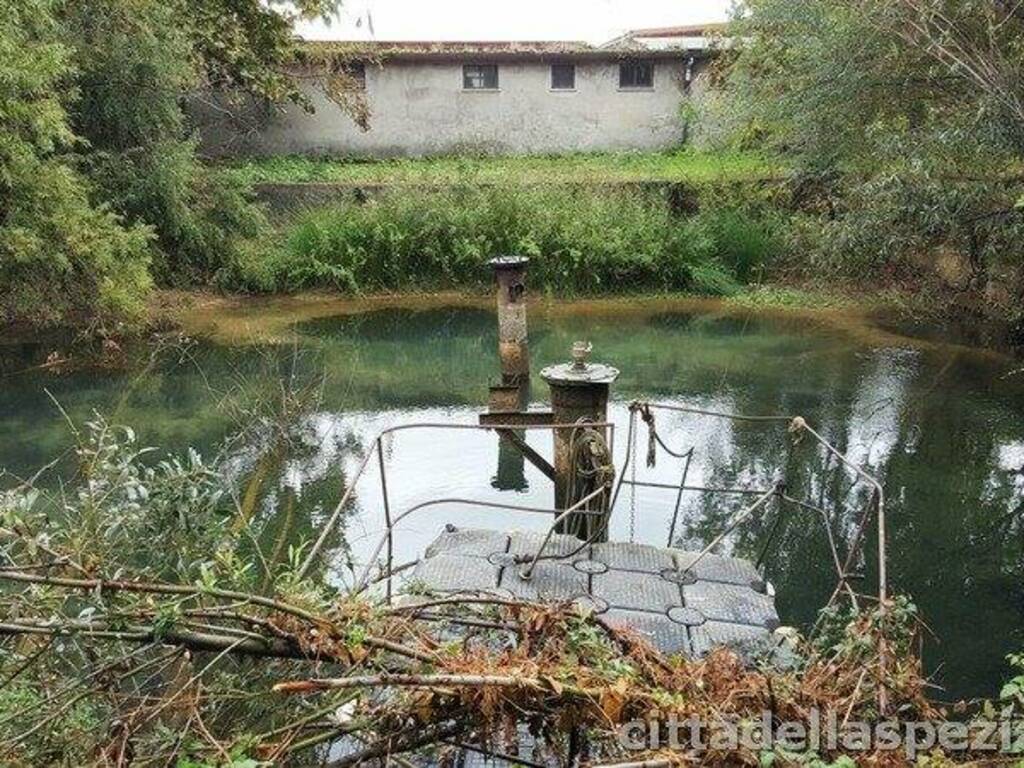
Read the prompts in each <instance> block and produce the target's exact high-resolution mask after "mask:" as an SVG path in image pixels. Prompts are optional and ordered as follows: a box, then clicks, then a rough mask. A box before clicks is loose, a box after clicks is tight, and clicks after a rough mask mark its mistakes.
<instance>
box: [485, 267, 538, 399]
mask: <svg viewBox="0 0 1024 768" xmlns="http://www.w3.org/2000/svg"><path fill="white" fill-rule="evenodd" d="M529 263H530V260H529V259H527V258H525V257H523V256H502V257H500V258H497V259H492V260H491V262H490V264H491V266H492V267H494V274H495V277H496V278H497V282H498V355H499V357H500V358H501V378H502V383H503V384H505V385H517V384H522V383H523V382H527V381H529V380H530V349H529V346H528V341H527V332H526V267H527V265H528V264H529Z"/></svg>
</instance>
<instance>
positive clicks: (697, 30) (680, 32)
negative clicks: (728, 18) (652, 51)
mask: <svg viewBox="0 0 1024 768" xmlns="http://www.w3.org/2000/svg"><path fill="white" fill-rule="evenodd" d="M728 27H729V25H728V24H727V23H726V22H717V21H716V22H708V23H706V24H690V25H688V26H683V27H648V28H647V29H634V30H631V31H630V32H629V36H630V37H707V36H708V35H713V34H718V33H721V32H725V30H726V29H728Z"/></svg>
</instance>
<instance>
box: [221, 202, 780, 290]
mask: <svg viewBox="0 0 1024 768" xmlns="http://www.w3.org/2000/svg"><path fill="white" fill-rule="evenodd" d="M767 231H768V229H767V227H766V226H765V225H764V224H762V223H757V222H755V221H751V220H748V219H747V215H746V214H743V213H740V212H739V211H734V210H732V209H729V210H724V211H715V210H712V211H708V212H706V213H702V214H699V215H697V216H694V217H691V218H680V217H677V216H674V215H673V214H672V212H671V210H670V207H669V206H668V204H667V201H666V200H665V198H664V195H663V194H661V193H659V192H651V191H647V190H643V189H639V188H626V189H620V190H616V191H612V190H608V189H596V190H595V189H594V188H593V187H569V186H545V187H540V186H517V187H483V188H481V187H470V186H456V187H450V188H445V189H444V190H439V191H408V190H401V191H391V192H388V193H385V194H384V195H382V196H381V197H379V198H375V199H373V200H371V201H370V202H367V203H364V204H358V203H354V202H353V203H349V204H344V205H341V206H334V207H330V208H323V209H319V210H313V211H310V212H308V213H306V214H304V215H302V216H300V217H299V219H298V220H297V221H296V222H294V223H293V225H292V226H291V228H290V230H289V231H288V232H287V233H286V236H285V242H284V244H283V249H282V250H281V252H279V253H277V254H274V255H265V256H264V257H263V258H254V257H253V255H252V254H249V255H248V256H247V257H246V258H244V259H239V260H236V262H235V269H234V270H233V272H232V273H231V274H230V276H229V278H228V280H227V281H226V282H227V284H228V285H229V286H233V287H241V288H246V289H255V290H272V289H278V290H280V289H283V290H292V291H294V290H302V289H309V288H316V287H329V288H333V289H336V290H342V291H348V292H360V291H365V292H381V291H393V290H403V289H412V288H437V287H451V286H467V287H472V286H476V285H484V284H489V282H490V280H491V277H490V273H489V270H487V269H486V267H485V262H486V261H487V260H488V259H490V258H493V257H494V256H497V255H500V254H505V253H515V254H521V255H525V256H529V257H530V258H531V260H532V264H531V267H530V270H531V275H532V277H531V280H533V281H535V282H536V283H537V284H539V285H541V286H543V287H544V289H546V290H548V291H552V292H558V293H561V294H580V293H595V292H607V291H623V290H654V291H696V292H701V293H713V294H721V293H728V292H731V291H732V290H734V289H735V286H736V283H737V280H738V279H743V278H745V277H746V275H747V274H749V273H750V271H751V269H752V266H753V265H754V264H759V263H763V262H764V261H766V260H768V259H769V258H771V257H772V255H773V253H772V251H773V248H774V247H775V243H774V239H773V238H772V237H769V236H768V235H767V234H766V233H767Z"/></svg>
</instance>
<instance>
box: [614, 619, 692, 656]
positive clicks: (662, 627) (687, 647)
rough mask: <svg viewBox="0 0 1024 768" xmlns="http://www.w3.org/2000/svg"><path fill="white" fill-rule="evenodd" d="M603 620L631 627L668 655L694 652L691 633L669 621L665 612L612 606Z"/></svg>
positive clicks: (615, 625)
mask: <svg viewBox="0 0 1024 768" xmlns="http://www.w3.org/2000/svg"><path fill="white" fill-rule="evenodd" d="M601 620H602V621H604V622H605V623H606V624H609V625H610V626H613V627H619V628H622V629H630V630H632V631H634V632H636V633H637V634H639V635H641V636H642V637H644V638H646V639H647V640H649V641H650V643H651V645H653V646H654V647H655V648H657V649H658V650H659V651H661V652H662V653H664V654H665V655H666V656H674V655H676V654H680V653H681V654H683V655H685V656H689V655H690V654H691V653H692V646H691V644H690V635H689V632H688V631H687V628H686V627H685V626H683V625H682V624H676V623H675V622H673V621H669V620H668V617H667V616H666V615H665V614H658V613H647V612H646V611H624V610H622V609H620V608H611V609H609V611H608V612H607V613H605V614H602V616H601Z"/></svg>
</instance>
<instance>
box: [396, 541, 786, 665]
mask: <svg viewBox="0 0 1024 768" xmlns="http://www.w3.org/2000/svg"><path fill="white" fill-rule="evenodd" d="M543 540H544V536H543V535H540V534H536V533H520V532H511V533H502V532H498V531H484V530H458V529H455V528H453V527H451V526H449V527H447V528H446V529H445V530H444V531H443V532H442V533H441V535H440V536H439V537H438V539H437V540H436V541H435V542H434V543H433V544H431V545H430V547H428V549H427V551H426V554H425V556H424V558H423V559H422V560H421V561H420V562H419V563H418V564H417V566H416V568H415V570H414V571H413V575H412V582H413V583H414V584H416V585H417V587H419V588H425V589H426V590H428V591H430V592H437V593H453V592H490V593H493V594H497V595H503V596H508V597H516V598H520V599H524V600H531V601H540V602H568V601H573V602H575V603H576V604H577V605H579V606H581V607H584V608H588V609H591V610H595V611H596V612H598V613H599V614H600V615H601V619H602V620H604V621H607V622H608V623H610V624H612V625H614V626H623V627H630V628H631V629H633V630H635V631H637V632H638V633H640V634H641V635H642V636H645V637H647V638H648V639H649V640H650V641H651V642H652V643H653V645H654V646H655V647H656V648H658V649H659V650H660V651H661V652H663V653H666V654H670V655H671V654H675V653H684V654H688V655H691V656H702V655H704V654H707V653H708V652H709V651H711V650H712V649H713V648H715V647H718V646H720V645H726V646H730V647H732V648H734V649H736V650H738V651H740V652H741V653H744V654H746V655H753V654H754V653H756V652H757V651H758V650H759V649H761V648H763V647H766V646H769V645H770V644H771V637H772V635H771V632H772V630H773V629H775V627H777V626H778V623H779V621H778V615H777V613H776V611H775V604H774V601H773V600H772V598H771V597H769V596H768V595H767V594H764V592H763V591H758V590H759V588H760V587H761V579H760V576H759V574H758V573H757V570H756V569H755V568H754V566H753V565H752V564H751V563H749V562H747V561H746V560H739V559H734V558H728V557H721V556H718V555H708V556H706V557H704V558H702V559H701V560H700V562H699V563H697V565H696V566H695V567H691V566H692V564H693V562H694V561H695V559H696V557H697V555H696V554H694V553H691V552H682V551H679V550H670V549H659V548H657V547H650V546H645V545H642V544H618V543H609V544H597V545H594V546H593V547H590V548H587V549H585V550H583V551H581V552H578V553H576V550H578V549H579V548H580V546H581V543H580V541H579V540H578V539H575V538H573V537H571V536H560V535H556V536H552V537H551V540H550V541H549V542H548V545H547V547H546V548H545V550H544V555H543V556H544V558H545V559H543V560H541V561H540V562H539V563H537V566H536V568H535V569H534V572H533V575H532V578H530V579H529V580H527V579H523V578H522V577H521V575H520V574H521V572H522V571H523V569H524V568H525V565H524V564H523V563H522V562H518V563H516V562H514V560H515V556H517V555H518V556H521V557H520V558H519V559H520V560H521V561H522V560H523V559H524V557H522V556H525V557H529V556H532V555H535V554H537V551H538V549H539V548H540V546H541V544H542V543H543ZM574 553H575V554H574ZM570 555H572V556H571V557H570ZM687 568H689V570H687Z"/></svg>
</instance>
